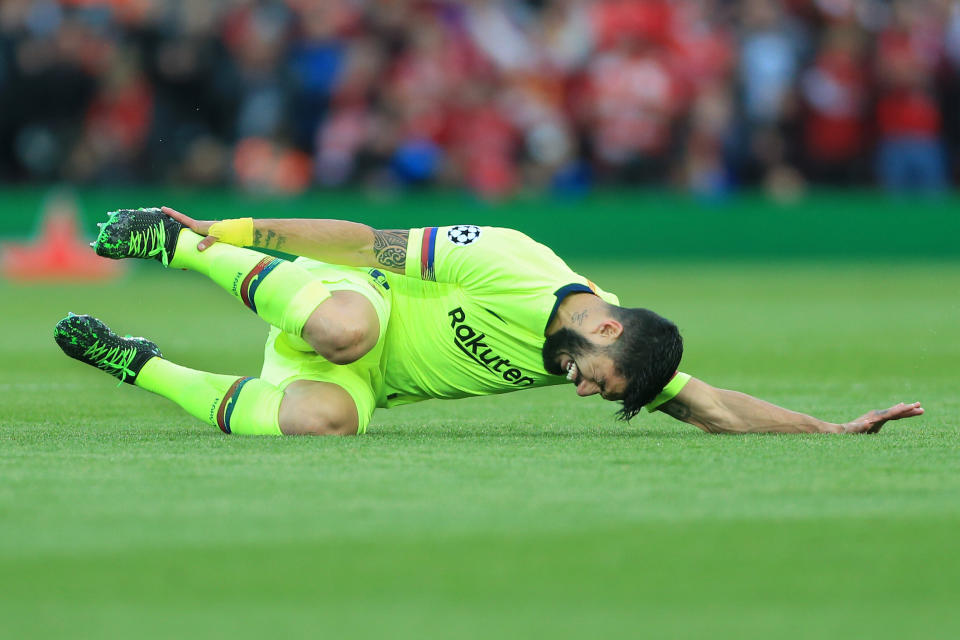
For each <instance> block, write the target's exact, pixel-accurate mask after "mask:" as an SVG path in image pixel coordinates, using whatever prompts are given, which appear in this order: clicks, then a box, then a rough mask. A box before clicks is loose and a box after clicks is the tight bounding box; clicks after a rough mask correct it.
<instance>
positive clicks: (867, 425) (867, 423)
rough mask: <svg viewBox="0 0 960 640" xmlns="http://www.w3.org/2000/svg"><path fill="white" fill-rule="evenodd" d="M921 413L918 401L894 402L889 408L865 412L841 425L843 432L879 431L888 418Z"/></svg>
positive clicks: (894, 418)
mask: <svg viewBox="0 0 960 640" xmlns="http://www.w3.org/2000/svg"><path fill="white" fill-rule="evenodd" d="M922 414H923V407H921V406H920V403H919V402H913V403H910V404H904V403H903V402H901V403H899V404H895V405H893V406H892V407H890V408H889V409H878V410H876V411H871V412H869V413H866V414H864V415H862V416H860V417H859V418H857V419H856V420H852V421H850V422H847V423H845V424H843V425H841V426H842V427H843V431H844V433H876V432H877V431H880V429H881V428H882V427H883V425H884V424H886V423H887V421H889V420H900V419H901V418H912V417H913V416H919V415H922Z"/></svg>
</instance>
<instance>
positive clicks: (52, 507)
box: [0, 263, 960, 639]
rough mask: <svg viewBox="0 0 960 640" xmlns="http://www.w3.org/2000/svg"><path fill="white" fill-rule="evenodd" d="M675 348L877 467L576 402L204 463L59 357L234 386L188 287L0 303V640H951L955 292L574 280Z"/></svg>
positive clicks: (234, 323) (460, 416) (223, 327)
mask: <svg viewBox="0 0 960 640" xmlns="http://www.w3.org/2000/svg"><path fill="white" fill-rule="evenodd" d="M573 266H574V267H575V268H577V269H578V270H579V271H581V272H582V273H585V274H586V275H588V276H590V277H591V278H592V279H594V280H596V281H597V282H598V283H600V284H601V285H602V286H604V287H605V288H608V289H611V290H614V291H617V292H618V293H619V294H620V296H621V299H622V300H623V301H624V302H625V303H628V304H634V305H643V306H649V307H651V308H653V309H655V310H658V311H659V312H661V313H663V314H664V315H666V316H668V317H670V318H672V319H674V320H675V321H677V322H678V324H679V325H680V326H681V329H682V331H683V333H684V336H685V339H686V344H687V355H686V357H685V358H684V364H683V368H684V369H685V370H686V371H689V372H690V373H692V374H694V375H696V376H698V377H701V378H703V379H704V380H706V381H708V382H711V383H713V384H716V385H718V386H724V387H730V388H737V389H740V390H743V391H746V392H749V393H753V394H755V395H758V396H761V397H764V398H766V399H769V400H771V401H773V402H777V403H780V404H783V405H786V406H789V407H791V408H794V409H798V410H801V411H806V412H810V413H814V414H816V415H818V416H821V417H824V418H826V419H832V420H837V421H840V420H846V419H850V418H853V417H855V416H857V415H859V414H860V413H862V412H864V411H866V410H868V409H873V408H879V407H882V406H884V405H886V404H889V403H893V402H896V401H899V400H903V401H913V400H918V399H919V400H922V401H923V402H924V404H925V407H926V408H927V414H926V415H925V416H923V417H921V418H917V419H914V420H912V421H908V422H907V423H893V424H891V425H888V426H887V427H886V428H885V429H884V431H883V432H882V433H881V434H879V435H878V436H872V437H871V436H860V437H835V436H834V437H831V436H743V437H730V436H710V435H706V434H703V433H701V432H699V431H698V430H696V429H694V428H693V427H688V426H684V425H679V424H675V423H673V422H672V421H671V420H670V419H669V418H668V417H666V416H664V415H662V414H654V415H648V414H646V413H644V415H642V416H641V417H639V418H638V419H636V420H634V422H633V423H632V424H630V425H622V424H617V423H615V422H614V421H613V419H612V412H613V409H614V406H613V405H612V404H607V403H604V402H603V401H601V400H599V399H595V398H591V399H587V400H583V399H579V398H577V397H576V396H575V394H574V391H573V387H572V386H561V387H557V388H552V389H546V390H539V391H531V392H522V393H516V394H512V395H508V396H501V397H494V398H478V399H470V400H463V401H456V402H436V401H434V402H428V403H424V404H421V405H415V406H409V407H402V408H398V409H395V410H393V411H389V412H387V411H381V412H379V413H378V414H377V415H376V416H375V417H374V422H373V425H372V426H371V429H370V433H369V434H368V435H366V436H363V437H359V438H345V439H322V438H312V439H311V438H299V439H296V438H286V439H269V438H267V439H265V438H240V437H226V436H223V435H222V434H220V433H219V431H217V430H216V429H213V428H210V427H207V426H204V425H201V424H199V423H197V422H196V421H194V420H193V419H192V418H190V417H189V416H187V415H186V414H184V413H182V412H181V411H180V410H179V409H177V408H176V407H175V406H174V405H172V404H170V403H168V402H167V401H165V400H163V399H161V398H158V397H155V396H151V395H149V394H147V393H145V392H142V391H141V390H139V389H134V388H130V387H128V386H126V385H124V386H123V387H122V388H119V389H118V388H116V382H115V381H114V380H113V379H111V378H108V377H107V376H105V375H103V374H101V373H98V372H96V371H93V370H92V369H89V368H87V367H85V366H84V365H81V364H79V363H77V362H74V361H72V360H69V359H67V358H66V357H64V356H62V355H61V354H60V352H59V350H58V349H57V347H56V345H55V344H54V342H53V339H52V328H53V325H54V323H55V322H56V321H57V320H58V319H60V317H62V316H63V315H65V314H66V312H67V311H75V312H77V313H91V314H94V315H97V316H99V317H101V318H103V319H104V320H105V321H107V322H108V323H109V324H111V325H113V326H114V327H115V328H116V329H117V330H119V331H122V332H129V333H133V334H134V335H145V336H148V337H151V338H152V339H154V340H156V341H157V342H158V343H159V344H160V346H161V348H162V349H163V350H164V352H165V353H166V355H167V356H168V357H170V358H171V359H173V360H175V361H178V362H181V363H183V364H187V365H189V366H194V367H197V368H204V369H209V370H214V371H220V372H223V373H236V374H250V373H253V374H255V373H256V372H257V371H258V367H259V363H260V353H261V352H260V349H261V344H262V340H263V338H264V336H265V334H266V329H265V326H264V325H263V324H261V322H260V321H259V320H258V319H257V318H256V317H255V316H253V314H250V313H249V312H248V311H247V310H246V309H244V308H243V307H242V306H241V305H239V304H237V303H236V302H234V301H233V300H231V299H230V298H229V296H227V295H226V294H225V293H223V292H221V291H219V290H218V289H216V288H215V287H214V286H213V285H211V284H209V283H207V282H204V281H202V280H201V279H200V278H198V277H195V276H194V275H193V274H187V273H180V272H163V270H162V269H161V268H160V267H159V266H154V265H142V267H143V268H141V269H138V270H137V271H136V272H135V273H133V274H131V276H130V277H128V278H127V279H125V280H124V281H122V282H120V283H118V284H112V285H109V286H107V287H93V286H30V287H25V286H14V285H10V284H0V299H2V300H3V301H4V302H3V331H2V333H0V363H2V364H0V399H2V400H0V406H2V413H0V628H2V631H0V636H3V637H10V638H44V637H69V638H79V637H141V638H148V637H175V636H182V637H212V638H246V637H251V638H262V637H274V638H281V637H307V636H309V637H338V636H340V637H348V638H362V637H371V638H374V637H380V638H384V637H386V638H398V637H410V638H478V639H479V638H494V637H518V638H533V637H543V638H574V637H580V638H582V637H633V636H636V637H649V638H693V637H704V638H744V637H757V638H760V637H762V638H770V637H774V638H818V639H819V638H829V637H841V636H845V637H851V638H905V637H916V638H937V637H940V638H948V637H957V634H958V630H960V607H958V605H957V603H958V602H960V552H958V540H960V448H958V442H960V438H958V435H960V432H958V426H957V425H958V420H957V415H958V414H960V396H958V392H957V389H958V383H960V374H958V366H960V303H958V300H960V298H958V292H960V264H957V263H938V264H933V263H930V264H907V265H894V264H863V263H836V264H832V265H826V266H814V265H810V264H802V263H797V264H759V263H755V264H739V265H729V264H728V265H723V264H712V263H711V264H699V265H687V266H671V265H643V264H641V265H633V266H625V265H613V264H607V265H604V264H584V263H574V265H573Z"/></svg>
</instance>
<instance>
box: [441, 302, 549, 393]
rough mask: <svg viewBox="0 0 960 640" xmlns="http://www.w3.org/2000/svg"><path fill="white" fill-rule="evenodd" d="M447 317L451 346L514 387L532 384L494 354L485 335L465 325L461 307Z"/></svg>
mask: <svg viewBox="0 0 960 640" xmlns="http://www.w3.org/2000/svg"><path fill="white" fill-rule="evenodd" d="M447 315H448V316H449V317H450V328H451V329H453V344H455V345H456V346H457V348H458V349H460V351H462V352H464V353H465V354H466V355H467V357H469V358H470V359H471V360H473V361H474V362H476V363H477V364H479V365H480V366H481V367H483V368H484V369H486V370H487V371H490V372H492V373H495V374H497V375H498V376H500V377H501V378H503V379H504V380H505V381H506V382H509V383H510V384H512V385H513V386H515V387H526V386H529V385H531V384H533V378H531V377H530V376H525V375H523V372H522V371H521V370H520V369H518V368H517V367H515V366H513V365H512V364H511V362H510V360H508V359H507V358H503V357H501V356H499V355H497V354H496V353H495V352H494V350H493V349H492V348H491V347H490V345H488V344H487V343H486V342H485V340H486V339H487V334H485V333H483V332H482V331H477V330H476V329H474V328H473V327H471V326H470V325H469V324H467V322H466V320H467V314H466V312H465V311H464V310H463V308H462V307H457V308H456V309H454V310H452V311H450V312H449V313H447Z"/></svg>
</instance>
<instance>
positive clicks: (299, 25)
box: [0, 0, 960, 197]
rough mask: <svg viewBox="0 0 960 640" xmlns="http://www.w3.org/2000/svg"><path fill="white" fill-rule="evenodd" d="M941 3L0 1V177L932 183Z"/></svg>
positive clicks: (938, 176) (951, 177)
mask: <svg viewBox="0 0 960 640" xmlns="http://www.w3.org/2000/svg"><path fill="white" fill-rule="evenodd" d="M958 165H960V1H957V0H893V1H889V0H780V1H774V0H736V1H734V0H672V1H669V2H668V1H661V0H593V1H589V0H527V1H521V0H513V1H500V0H462V1H459V2H452V1H440V0H437V1H432V2H431V1H419V0H382V1H377V0H322V1H313V2H311V1H308V0H286V1H283V0H204V1H188V0H180V1H177V0H113V1H110V0H60V1H55V0H32V1H31V0H3V1H2V3H0V181H2V182H4V183H22V182H52V181H69V182H73V183H78V184H111V185H112V184H140V183H145V182H146V183H149V182H162V183H165V184H187V185H224V184H235V185H239V186H242V187H243V188H246V189H249V190H252V191H258V192H266V193H279V194H283V193H298V192H300V191H303V190H305V189H308V188H311V187H313V186H321V187H335V186H341V185H362V186H367V187H373V188H383V189H391V188H400V187H405V186H418V185H444V186H451V185H452V186H457V187H466V188H469V189H470V190H472V191H474V192H476V193H478V194H481V195H483V196H485V197H500V196H505V195H509V194H512V193H516V192H517V191H520V190H532V189H535V190H545V189H551V190H557V191H560V192H571V193H573V192H579V191H582V190H585V189H588V188H590V187H591V186H593V185H641V184H648V185H651V184H653V185H672V186H676V187H679V188H685V189H689V190H691V191H693V192H695V193H697V194H701V195H703V196H705V197H714V196H720V195H723V194H725V193H727V192H729V191H730V190H731V189H735V188H738V187H742V186H762V187H763V188H767V189H769V190H771V191H773V192H774V193H778V194H783V195H789V194H791V193H795V192H798V191H802V190H803V188H804V186H805V185H808V184H811V183H812V184H842V185H851V184H852V185H871V184H879V185H882V186H884V187H885V188H889V189H891V190H899V191H902V190H914V191H924V192H935V191H938V190H942V189H945V188H947V187H948V186H949V185H950V184H951V183H955V182H956V175H957V173H958Z"/></svg>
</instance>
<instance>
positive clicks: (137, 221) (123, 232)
mask: <svg viewBox="0 0 960 640" xmlns="http://www.w3.org/2000/svg"><path fill="white" fill-rule="evenodd" d="M109 215H110V219H109V220H107V221H106V222H100V223H97V226H98V227H100V234H99V235H98V236H97V239H96V241H94V242H93V243H92V244H91V245H90V246H92V247H93V248H94V249H96V251H97V255H100V256H103V257H104V258H112V259H113V260H120V259H122V258H155V259H157V260H160V261H161V262H163V266H167V265H168V264H170V260H172V259H173V252H174V251H175V250H176V248H177V238H178V237H179V236H180V230H181V229H183V225H182V224H180V223H179V222H177V221H176V220H174V219H173V218H171V217H170V216H168V215H165V214H164V213H163V212H161V211H160V209H159V208H158V207H151V208H148V209H120V210H119V211H111V212H110V214H109Z"/></svg>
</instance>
